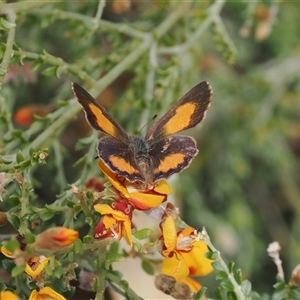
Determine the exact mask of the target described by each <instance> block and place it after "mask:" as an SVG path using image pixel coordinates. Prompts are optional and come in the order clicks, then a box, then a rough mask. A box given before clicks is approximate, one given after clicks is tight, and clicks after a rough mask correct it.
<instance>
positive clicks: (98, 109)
mask: <svg viewBox="0 0 300 300" xmlns="http://www.w3.org/2000/svg"><path fill="white" fill-rule="evenodd" d="M72 89H73V92H74V95H75V96H76V98H77V99H78V102H79V103H80V104H81V105H82V107H83V109H84V111H85V115H86V118H87V120H88V122H89V123H90V124H91V126H92V127H93V128H95V129H97V130H101V131H103V132H105V133H107V134H109V135H111V136H113V137H114V138H116V139H118V140H121V141H123V142H125V143H126V142H128V140H129V138H128V135H127V133H126V131H125V130H124V129H123V128H122V126H121V125H120V124H119V123H118V122H117V121H116V120H115V119H114V118H113V117H112V116H111V115H110V114H109V113H108V112H107V111H106V109H105V108H104V107H103V106H102V105H101V104H99V103H97V102H96V100H95V99H94V98H93V97H92V96H91V95H90V94H89V93H88V92H87V91H86V90H85V89H84V88H82V87H81V86H80V85H78V84H77V83H74V82H73V83H72Z"/></svg>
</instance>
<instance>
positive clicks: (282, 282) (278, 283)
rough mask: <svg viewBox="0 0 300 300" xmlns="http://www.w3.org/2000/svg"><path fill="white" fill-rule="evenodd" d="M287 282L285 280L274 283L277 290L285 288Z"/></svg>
mask: <svg viewBox="0 0 300 300" xmlns="http://www.w3.org/2000/svg"><path fill="white" fill-rule="evenodd" d="M285 285H286V283H285V282H284V281H281V282H277V283H275V284H274V285H273V287H274V289H275V290H277V291H280V290H284V289H285Z"/></svg>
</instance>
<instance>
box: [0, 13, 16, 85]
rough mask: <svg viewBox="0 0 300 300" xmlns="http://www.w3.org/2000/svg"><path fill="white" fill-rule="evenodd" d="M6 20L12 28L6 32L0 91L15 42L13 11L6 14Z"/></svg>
mask: <svg viewBox="0 0 300 300" xmlns="http://www.w3.org/2000/svg"><path fill="white" fill-rule="evenodd" d="M7 19H8V21H9V22H10V23H12V24H13V26H12V27H11V28H10V29H9V30H8V35H7V41H6V49H5V52H4V55H3V59H2V62H1V64H0V89H1V87H2V82H3V79H4V76H5V74H6V73H7V69H8V66H9V62H10V59H11V57H12V53H13V44H14V40H15V33H16V25H15V21H16V14H15V13H14V12H13V11H11V10H10V11H9V12H8V13H7Z"/></svg>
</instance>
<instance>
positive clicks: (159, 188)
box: [154, 180, 173, 195]
mask: <svg viewBox="0 0 300 300" xmlns="http://www.w3.org/2000/svg"><path fill="white" fill-rule="evenodd" d="M154 191H155V192H157V193H160V194H165V195H169V194H171V193H172V192H173V189H172V188H171V186H170V185H169V184H168V183H167V182H166V181H165V180H160V181H159V182H158V183H157V185H156V186H155V188H154Z"/></svg>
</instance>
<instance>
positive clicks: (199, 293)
mask: <svg viewBox="0 0 300 300" xmlns="http://www.w3.org/2000/svg"><path fill="white" fill-rule="evenodd" d="M206 291H207V287H205V286H203V287H202V288H201V290H200V291H199V292H198V293H196V294H195V296H194V298H195V300H200V299H201V298H202V297H203V296H204V294H205V293H206Z"/></svg>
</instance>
